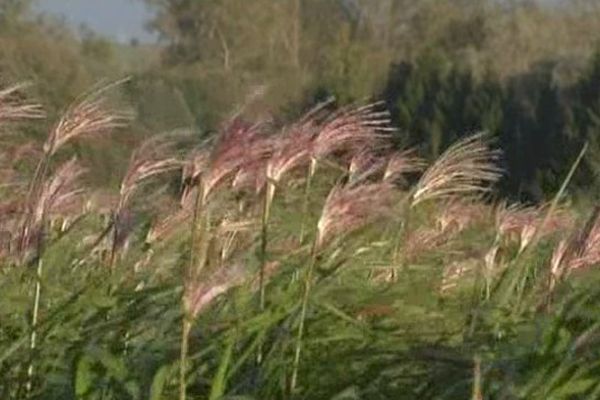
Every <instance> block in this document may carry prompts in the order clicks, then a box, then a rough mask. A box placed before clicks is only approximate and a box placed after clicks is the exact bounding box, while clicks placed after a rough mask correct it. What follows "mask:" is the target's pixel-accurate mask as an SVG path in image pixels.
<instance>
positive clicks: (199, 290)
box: [183, 264, 247, 319]
mask: <svg viewBox="0 0 600 400" xmlns="http://www.w3.org/2000/svg"><path fill="white" fill-rule="evenodd" d="M246 275H247V271H246V270H245V268H244V267H243V266H242V265H240V264H232V265H230V266H226V267H220V268H218V269H216V270H215V271H213V272H212V273H211V274H209V275H208V276H207V277H206V278H204V279H200V278H199V279H192V280H188V281H186V283H185V286H184V296H183V299H184V307H185V310H186V313H187V314H188V315H189V316H190V317H191V318H194V319H195V318H196V317H198V315H200V313H201V312H202V311H204V310H205V309H206V308H207V307H208V306H209V305H210V304H211V303H212V302H213V301H214V300H215V299H216V298H217V297H219V296H220V295H222V294H224V293H226V292H228V291H229V290H231V289H233V288H234V287H236V286H239V285H241V284H243V283H244V281H245V279H246Z"/></svg>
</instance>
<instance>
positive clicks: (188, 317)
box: [179, 182, 209, 400]
mask: <svg viewBox="0 0 600 400" xmlns="http://www.w3.org/2000/svg"><path fill="white" fill-rule="evenodd" d="M202 187H203V186H202V182H200V184H199V185H198V189H197V194H196V203H195V206H194V215H193V218H192V236H191V246H190V262H189V265H188V268H187V271H186V272H185V274H184V279H187V280H190V281H192V280H197V279H198V276H199V274H200V271H201V270H202V268H203V267H204V264H205V263H206V254H207V250H208V241H209V239H208V237H207V236H208V235H207V233H208V232H207V231H206V230H207V229H208V226H209V214H208V210H206V208H205V205H206V201H205V200H206V199H205V198H204V191H203V190H202ZM185 285H186V282H184V290H183V293H182V295H181V296H182V298H181V307H182V310H183V313H182V314H183V319H182V327H181V328H182V329H181V352H180V359H179V361H180V362H179V400H185V399H186V386H187V384H186V373H187V364H188V352H189V337H190V332H191V329H192V323H193V319H194V311H193V310H192V309H191V307H190V305H189V302H187V301H186V290H185Z"/></svg>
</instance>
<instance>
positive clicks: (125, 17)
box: [35, 0, 155, 42]
mask: <svg viewBox="0 0 600 400" xmlns="http://www.w3.org/2000/svg"><path fill="white" fill-rule="evenodd" d="M35 10H36V11H38V12H43V13H47V14H49V15H52V16H55V17H58V18H63V17H64V19H65V20H66V21H67V22H68V23H69V25H71V26H72V27H74V28H77V27H79V26H80V25H81V24H84V25H86V26H87V27H88V28H90V29H92V30H94V31H96V32H98V33H100V34H102V35H106V36H109V37H111V38H113V39H116V40H118V41H120V42H128V41H129V40H130V39H132V38H137V39H139V40H141V41H143V42H149V41H154V40H155V36H154V35H152V34H151V33H149V32H148V31H147V30H146V29H145V27H144V25H145V24H146V22H147V21H148V20H149V19H151V18H152V12H151V10H150V9H149V8H148V7H147V6H146V5H145V4H144V2H143V1H142V0H37V2H36V4H35Z"/></svg>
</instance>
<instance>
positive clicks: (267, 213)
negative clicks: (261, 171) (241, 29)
mask: <svg viewBox="0 0 600 400" xmlns="http://www.w3.org/2000/svg"><path fill="white" fill-rule="evenodd" d="M274 196H275V184H274V183H273V182H271V181H269V182H267V188H266V191H265V198H264V204H263V212H262V221H261V237H260V273H259V278H258V281H259V282H258V283H259V311H260V312H261V313H262V312H264V311H265V306H266V282H265V269H266V266H267V245H268V239H269V219H270V217H271V205H272V203H273V198H274ZM262 359H263V343H262V341H261V343H260V344H259V346H258V354H257V356H256V363H257V364H259V365H260V364H261V363H262Z"/></svg>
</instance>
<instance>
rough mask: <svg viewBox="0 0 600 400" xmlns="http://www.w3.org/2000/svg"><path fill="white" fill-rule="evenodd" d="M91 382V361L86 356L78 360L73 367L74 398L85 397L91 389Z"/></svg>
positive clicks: (92, 375)
mask: <svg viewBox="0 0 600 400" xmlns="http://www.w3.org/2000/svg"><path fill="white" fill-rule="evenodd" d="M93 380H94V373H93V371H92V359H91V357H89V356H87V355H83V356H81V358H79V360H78V361H77V366H76V367H75V397H77V398H81V397H84V396H86V395H87V394H88V393H89V392H90V390H91V389H92V385H93Z"/></svg>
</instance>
